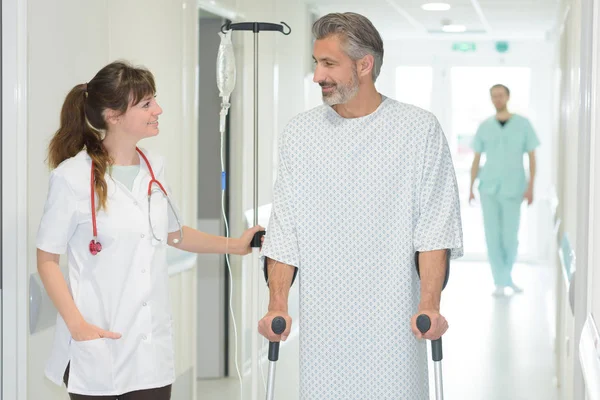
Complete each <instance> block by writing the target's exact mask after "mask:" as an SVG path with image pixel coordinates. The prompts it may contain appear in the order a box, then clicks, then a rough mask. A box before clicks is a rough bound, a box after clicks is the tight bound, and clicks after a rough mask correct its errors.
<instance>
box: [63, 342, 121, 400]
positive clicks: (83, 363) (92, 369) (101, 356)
mask: <svg viewBox="0 0 600 400" xmlns="http://www.w3.org/2000/svg"><path fill="white" fill-rule="evenodd" d="M109 340H113V339H94V340H85V341H75V340H72V341H71V366H70V371H69V386H68V390H69V392H71V393H81V392H84V393H98V394H101V393H105V392H111V391H112V390H114V380H113V373H112V371H113V365H112V356H111V353H110V345H109V343H108V341H109Z"/></svg>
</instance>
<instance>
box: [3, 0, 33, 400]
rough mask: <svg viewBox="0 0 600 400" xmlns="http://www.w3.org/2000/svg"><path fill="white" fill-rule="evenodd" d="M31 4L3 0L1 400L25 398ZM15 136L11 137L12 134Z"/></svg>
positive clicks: (15, 0) (21, 1)
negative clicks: (9, 172) (28, 67)
mask: <svg viewBox="0 0 600 400" xmlns="http://www.w3.org/2000/svg"><path fill="white" fill-rule="evenodd" d="M27 60H28V58H27V0H2V116H3V118H2V132H4V134H3V135H2V171H4V172H6V171H16V173H14V174H12V173H11V174H8V173H4V174H3V176H2V267H3V268H2V282H3V288H2V289H3V290H2V328H3V329H2V367H3V368H2V398H4V399H15V400H26V399H27V340H28V337H29V332H28V331H27V275H28V268H27V266H28V264H27V238H28V234H27V231H28V221H27V203H28V202H27V91H28V90H27ZM9 132H10V133H11V134H8V133H9Z"/></svg>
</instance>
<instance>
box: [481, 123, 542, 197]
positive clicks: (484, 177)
mask: <svg viewBox="0 0 600 400" xmlns="http://www.w3.org/2000/svg"><path fill="white" fill-rule="evenodd" d="M539 144H540V142H539V140H538V138H537V136H536V134H535V132H534V131H533V127H532V126H531V123H530V122H529V120H528V119H527V118H525V117H522V116H520V115H516V114H513V116H512V117H511V118H510V119H509V120H508V121H507V122H506V124H505V125H504V127H503V126H502V125H501V124H500V122H498V120H497V119H496V117H495V116H493V117H491V118H488V119H487V120H485V121H484V122H483V123H482V124H481V125H480V126H479V128H478V129H477V133H476V134H475V138H474V139H473V143H472V148H473V151H474V152H476V153H485V157H486V162H485V165H484V166H483V167H481V168H480V169H479V174H478V178H479V192H480V193H488V194H495V195H499V196H502V197H521V196H523V194H524V193H525V190H526V189H527V181H526V178H525V168H524V166H523V154H525V153H529V152H531V151H533V150H534V149H535V148H536V147H538V146H539Z"/></svg>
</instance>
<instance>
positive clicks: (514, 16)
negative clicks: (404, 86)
mask: <svg viewBox="0 0 600 400" xmlns="http://www.w3.org/2000/svg"><path fill="white" fill-rule="evenodd" d="M306 1H307V3H309V4H310V5H311V8H312V9H313V11H314V12H315V13H316V14H317V15H324V14H327V13H329V12H345V11H352V12H356V13H359V14H362V15H365V16H366V17H368V18H369V19H370V20H371V21H372V22H373V24H374V25H375V26H376V27H377V29H378V30H379V32H380V33H381V35H382V36H383V38H384V39H385V40H393V39H400V38H406V37H426V38H451V39H456V38H457V37H464V36H475V37H480V38H490V39H501V38H504V39H519V38H521V39H546V38H548V37H549V36H550V35H551V34H552V33H553V31H554V30H555V25H556V21H557V16H558V7H559V1H560V0H431V2H446V3H448V4H450V5H451V9H450V10H448V11H424V10H422V9H421V5H422V4H424V3H428V2H430V1H428V0H368V1H365V0H306ZM442 20H449V21H450V22H451V23H452V24H461V25H465V26H466V28H467V32H465V33H451V34H449V33H445V32H442V30H441V27H442V25H443V23H442Z"/></svg>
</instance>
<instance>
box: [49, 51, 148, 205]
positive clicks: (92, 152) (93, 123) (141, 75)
mask: <svg viewBox="0 0 600 400" xmlns="http://www.w3.org/2000/svg"><path fill="white" fill-rule="evenodd" d="M155 93H156V87H155V84H154V77H153V76H152V74H151V73H150V72H149V71H148V70H146V69H144V68H138V67H132V66H131V65H129V64H127V63H126V62H113V63H111V64H109V65H107V66H106V67H104V68H102V69H101V70H100V71H99V72H98V73H97V74H96V76H95V77H94V78H93V79H92V80H91V81H89V82H88V83H84V84H80V85H77V86H75V87H74V88H73V89H71V91H70V92H69V94H67V97H66V98H65V102H64V104H63V107H62V111H61V114H60V127H59V128H58V130H57V131H56V133H55V134H54V137H53V138H52V140H51V142H50V146H49V148H48V162H49V164H50V167H51V168H56V167H58V165H59V164H60V163H62V162H63V161H65V160H66V159H68V158H71V157H74V156H75V155H77V153H79V152H80V151H81V150H83V149H85V150H86V151H87V153H88V155H89V156H90V157H91V158H92V160H93V161H94V179H95V190H96V194H97V195H98V200H99V201H98V208H106V199H107V186H106V181H105V179H104V174H105V173H106V169H107V168H108V166H109V165H110V164H111V163H112V160H111V158H110V156H109V154H108V151H107V150H106V148H105V147H104V145H103V143H102V139H103V138H104V135H105V134H106V131H107V129H108V125H107V123H106V119H105V117H104V113H105V111H106V110H115V111H117V112H118V113H119V114H124V113H125V112H126V111H127V109H128V107H129V106H130V105H135V104H137V103H138V102H139V101H141V100H142V99H143V98H145V97H146V96H148V95H154V94H155Z"/></svg>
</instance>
